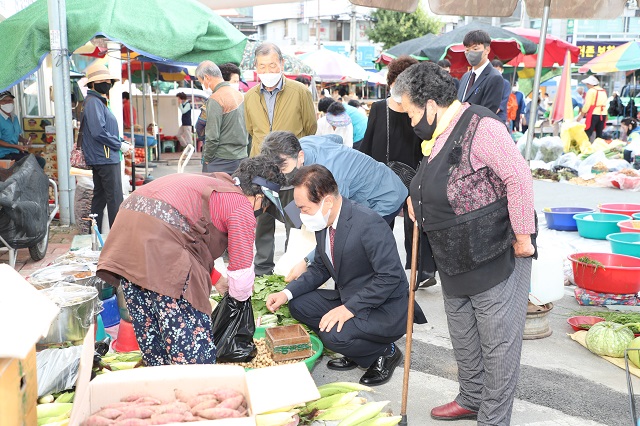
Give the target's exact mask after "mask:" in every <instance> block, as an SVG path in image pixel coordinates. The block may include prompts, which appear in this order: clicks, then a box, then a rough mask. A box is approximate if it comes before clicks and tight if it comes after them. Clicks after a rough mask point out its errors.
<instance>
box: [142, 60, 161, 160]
mask: <svg viewBox="0 0 640 426" xmlns="http://www.w3.org/2000/svg"><path fill="white" fill-rule="evenodd" d="M153 67H154V68H155V69H156V75H157V79H156V81H157V82H158V83H159V82H160V72H159V71H158V67H157V66H155V64H154V65H153ZM152 89H153V86H152V85H151V73H149V90H150V92H149V107H150V108H151V124H152V125H153V126H152V127H153V138H154V139H156V152H158V145H157V143H158V142H157V137H156V127H157V124H156V114H155V108H154V107H153V90H152ZM144 140H145V141H146V140H147V133H146V129H145V134H144ZM156 161H157V160H156Z"/></svg>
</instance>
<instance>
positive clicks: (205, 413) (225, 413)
mask: <svg viewBox="0 0 640 426" xmlns="http://www.w3.org/2000/svg"><path fill="white" fill-rule="evenodd" d="M196 414H197V415H198V416H200V417H204V418H205V419H207V420H218V419H231V418H235V417H242V416H241V415H240V412H238V410H232V409H231V408H218V407H216V408H208V409H206V410H202V411H198V412H197V413H196Z"/></svg>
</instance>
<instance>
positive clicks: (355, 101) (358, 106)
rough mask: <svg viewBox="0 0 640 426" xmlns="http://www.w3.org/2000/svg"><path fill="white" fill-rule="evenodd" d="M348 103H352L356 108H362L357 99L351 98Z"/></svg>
mask: <svg viewBox="0 0 640 426" xmlns="http://www.w3.org/2000/svg"><path fill="white" fill-rule="evenodd" d="M347 105H351V106H352V107H354V108H360V102H359V101H358V100H357V99H349V102H347Z"/></svg>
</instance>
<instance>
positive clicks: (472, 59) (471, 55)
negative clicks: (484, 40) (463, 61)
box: [464, 50, 484, 67]
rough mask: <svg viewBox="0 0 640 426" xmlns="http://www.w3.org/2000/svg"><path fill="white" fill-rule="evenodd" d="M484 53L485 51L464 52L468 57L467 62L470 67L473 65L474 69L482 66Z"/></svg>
mask: <svg viewBox="0 0 640 426" xmlns="http://www.w3.org/2000/svg"><path fill="white" fill-rule="evenodd" d="M483 53H484V51H483V50H480V51H477V50H471V51H469V52H464V56H466V57H467V62H469V65H471V66H472V67H475V66H477V65H478V64H480V62H482V54H483Z"/></svg>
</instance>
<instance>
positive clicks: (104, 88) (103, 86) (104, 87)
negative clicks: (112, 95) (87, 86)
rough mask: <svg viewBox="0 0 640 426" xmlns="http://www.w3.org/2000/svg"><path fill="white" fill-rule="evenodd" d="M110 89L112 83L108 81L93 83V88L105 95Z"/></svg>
mask: <svg viewBox="0 0 640 426" xmlns="http://www.w3.org/2000/svg"><path fill="white" fill-rule="evenodd" d="M110 89H111V83H108V82H102V83H93V90H95V91H96V92H98V93H101V94H103V95H106V94H107V93H109V90H110Z"/></svg>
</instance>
